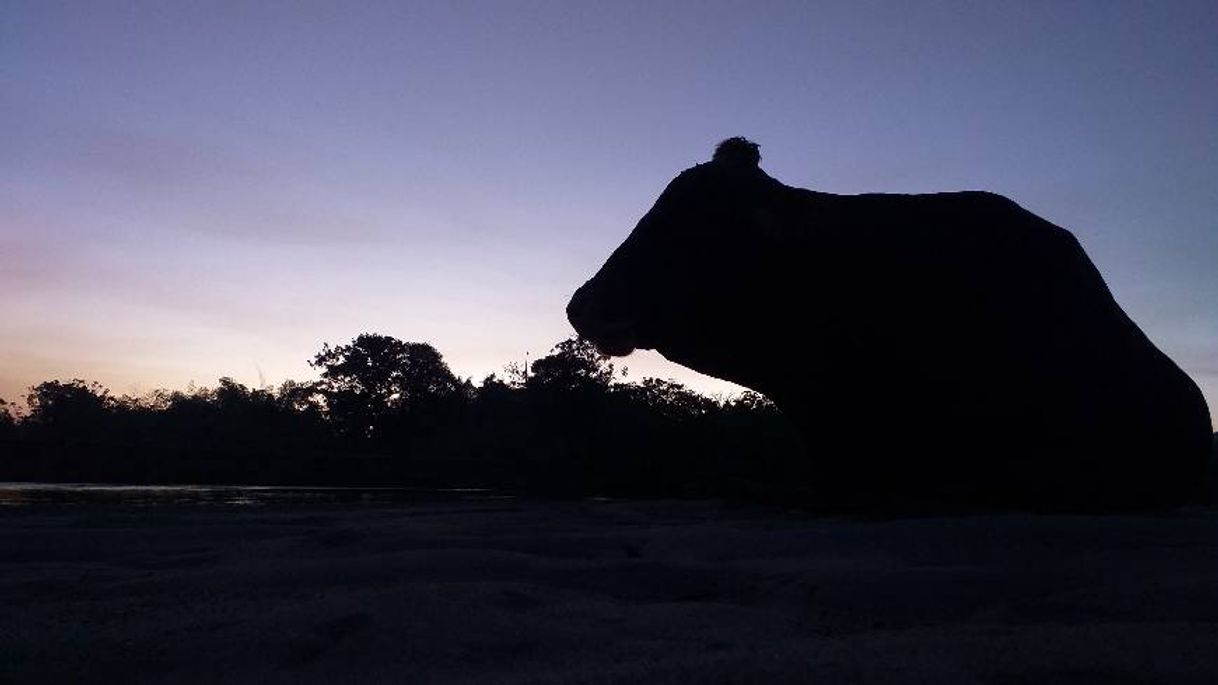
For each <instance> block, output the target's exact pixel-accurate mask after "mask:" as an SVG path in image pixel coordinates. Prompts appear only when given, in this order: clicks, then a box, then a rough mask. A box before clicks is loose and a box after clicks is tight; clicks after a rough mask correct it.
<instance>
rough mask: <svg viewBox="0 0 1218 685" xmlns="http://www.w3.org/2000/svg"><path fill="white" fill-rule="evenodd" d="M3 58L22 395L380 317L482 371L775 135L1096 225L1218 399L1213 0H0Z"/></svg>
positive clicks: (163, 372)
mask: <svg viewBox="0 0 1218 685" xmlns="http://www.w3.org/2000/svg"><path fill="white" fill-rule="evenodd" d="M0 82H2V84H3V85H2V86H0V130H2V131H3V135H2V136H0V212H2V215H0V221H2V223H0V314H2V316H0V397H4V398H7V399H9V400H10V401H11V400H16V399H18V398H20V397H21V396H22V395H24V388H25V387H26V386H28V385H30V384H32V383H34V382H37V381H41V380H45V379H50V378H70V377H83V378H89V379H96V380H98V381H101V382H102V383H104V384H106V385H108V386H110V387H111V388H112V389H113V390H114V391H115V392H117V393H120V394H121V393H129V392H144V391H147V390H149V389H152V388H154V387H158V386H161V387H175V388H181V387H184V386H185V385H186V384H187V383H188V382H190V381H194V382H196V383H198V384H201V385H210V384H214V383H215V381H216V379H217V378H218V377H219V376H222V375H229V376H233V377H234V378H236V379H237V380H239V381H241V382H244V383H247V384H250V385H259V384H261V383H263V382H265V383H278V382H280V381H282V380H284V379H286V378H296V379H306V378H310V377H313V374H312V372H311V370H310V369H309V368H308V367H307V365H306V363H305V361H306V360H307V359H308V358H309V357H311V356H312V355H313V354H314V353H315V352H316V351H317V350H318V349H319V348H320V347H321V344H322V343H323V342H327V341H328V342H332V343H338V342H346V341H349V340H350V339H351V338H352V337H354V336H355V335H356V334H357V333H360V332H363V331H376V332H382V333H387V334H390V335H394V336H397V337H399V338H402V339H405V340H417V341H428V342H431V343H433V344H434V345H436V347H437V348H439V350H440V351H441V352H442V353H443V354H444V355H445V357H446V358H447V359H448V361H449V363H450V365H451V366H452V367H453V369H454V370H455V371H456V372H457V373H458V374H461V375H468V376H473V377H475V379H478V378H480V377H481V376H482V375H484V374H486V373H489V372H491V371H496V370H499V369H501V367H502V366H503V365H504V364H505V363H507V362H511V361H518V360H521V359H523V357H524V355H525V353H526V352H527V353H530V354H531V355H532V356H533V357H534V358H535V357H536V356H537V355H539V354H543V353H545V352H546V350H547V349H548V348H549V346H550V345H552V344H553V343H554V342H557V341H558V340H561V339H562V338H564V337H566V336H567V335H569V334H570V328H569V326H568V324H567V322H566V319H565V317H564V315H563V306H564V304H565V302H566V299H567V298H568V296H569V295H570V293H571V292H572V291H573V290H574V289H575V287H576V286H578V285H579V284H580V283H582V282H583V280H584V279H585V278H587V277H588V276H589V275H591V274H592V273H593V272H594V271H595V270H596V268H598V267H599V266H600V264H601V262H602V261H603V260H604V259H605V257H607V256H608V254H609V252H610V251H611V250H612V248H613V247H615V246H616V245H617V244H618V243H619V242H620V241H621V240H622V238H624V237H625V235H626V234H627V233H628V232H629V230H630V229H631V228H632V227H633V225H634V223H635V221H637V219H638V217H639V216H641V215H642V213H643V212H645V211H646V210H647V209H648V208H649V207H650V205H651V203H652V202H653V201H654V199H655V197H656V196H657V195H658V194H659V192H660V190H661V189H662V188H663V186H664V184H665V183H667V182H668V180H670V179H671V178H672V177H673V176H674V175H676V173H677V172H679V171H680V170H682V169H684V168H686V167H688V166H691V165H693V164H694V163H697V162H700V161H704V160H705V159H707V158H708V157H709V155H710V151H711V148H712V146H713V145H714V143H715V142H717V141H718V140H720V139H722V138H724V137H727V136H730V135H746V136H749V137H751V138H753V139H754V140H756V141H758V142H759V143H760V144H761V146H762V154H763V155H764V161H763V166H765V167H766V169H767V170H768V171H769V172H770V173H771V174H772V175H774V176H775V177H777V178H779V179H781V180H783V181H785V182H787V183H790V184H792V185H799V186H804V187H811V188H816V189H819V190H824V191H830V192H842V193H854V192H865V191H891V192H923V191H935V190H955V189H963V188H984V189H989V190H994V191H997V192H1001V193H1003V194H1006V195H1008V196H1010V197H1012V198H1013V199H1015V200H1016V201H1018V202H1020V203H1021V204H1023V205H1024V206H1025V207H1027V208H1028V209H1030V210H1032V211H1034V212H1036V213H1038V214H1040V215H1041V216H1044V217H1045V218H1047V219H1049V220H1051V221H1053V222H1055V223H1058V224H1060V225H1063V226H1065V227H1067V228H1070V229H1071V230H1073V231H1074V232H1075V234H1076V235H1078V236H1079V239H1080V240H1081V241H1082V243H1083V245H1084V246H1085V247H1086V249H1087V251H1088V252H1089V253H1090V254H1091V256H1092V259H1093V260H1094V261H1095V262H1096V264H1097V265H1098V266H1099V267H1100V270H1101V271H1102V272H1103V273H1104V275H1105V277H1106V279H1107V281H1108V283H1109V286H1110V287H1111V288H1112V290H1113V292H1114V294H1115V295H1116V297H1117V299H1118V301H1119V302H1120V303H1121V304H1122V305H1123V306H1124V307H1125V309H1126V311H1128V312H1129V314H1130V315H1131V316H1132V317H1133V319H1134V320H1135V321H1137V322H1138V323H1139V324H1140V325H1141V326H1142V327H1143V329H1144V330H1145V331H1146V332H1147V334H1148V335H1149V336H1150V338H1151V339H1152V340H1154V341H1155V342H1156V343H1157V344H1158V345H1159V346H1160V347H1161V348H1163V349H1164V350H1165V351H1166V352H1167V353H1168V354H1170V355H1171V356H1172V357H1173V358H1174V359H1176V360H1177V362H1178V363H1179V364H1180V365H1181V366H1182V367H1183V368H1184V369H1185V370H1186V371H1188V372H1189V373H1190V374H1191V375H1192V376H1193V378H1194V379H1196V380H1197V382H1198V383H1199V384H1201V385H1202V387H1203V389H1204V390H1205V391H1206V394H1207V398H1208V400H1209V402H1210V404H1211V406H1215V405H1218V4H1216V3H1214V2H1213V1H1212V0H1204V1H1202V2H1185V1H1182V0H1180V1H1173V2H1164V3H1148V2H1137V3H1124V2H1104V3H1095V2H1080V3H1072V2H1065V1H1062V0H1054V1H1053V2H1044V3H1038V2H1022V1H1021V2H1011V3H1005V4H1000V3H974V2H968V3H966V2H954V3H952V2H917V3H906V2H893V3H873V2H860V1H858V0H854V1H851V2H843V3H840V4H839V3H833V4H829V3H809V2H790V3H754V2H730V3H712V2H689V3H657V2H637V3H634V2H596V3H591V2H589V3H575V2H567V1H560V2H518V3H516V2H506V1H496V2H486V3H470V2H456V1H446V2H434V3H425V2H270V1H267V0H259V1H257V2H243V3H234V2H218V1H209V2H185V1H182V2H163V1H158V2H148V3H139V2H122V3H118V2H103V1H101V0H89V1H84V2H50V1H48V0H33V1H31V2H16V1H14V0H5V1H4V2H2V3H0ZM625 363H626V365H627V366H629V367H631V370H632V373H631V375H632V376H633V377H639V376H641V375H644V374H647V375H661V376H667V377H674V378H677V379H679V380H682V381H686V382H689V383H690V384H691V385H694V386H695V387H698V388H700V389H703V390H709V391H718V390H723V389H725V388H727V387H728V386H726V385H725V384H722V383H717V382H713V381H711V380H709V379H703V378H701V377H698V376H695V375H694V374H692V373H690V372H687V371H684V370H683V369H680V368H679V367H676V366H674V365H670V364H667V363H665V362H663V360H662V359H659V358H658V357H657V356H656V355H636V356H635V357H632V358H630V359H627V360H625Z"/></svg>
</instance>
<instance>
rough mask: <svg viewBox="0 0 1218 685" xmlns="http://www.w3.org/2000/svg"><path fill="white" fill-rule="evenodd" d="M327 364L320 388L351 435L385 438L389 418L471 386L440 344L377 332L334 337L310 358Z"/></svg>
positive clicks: (333, 414)
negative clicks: (341, 339)
mask: <svg viewBox="0 0 1218 685" xmlns="http://www.w3.org/2000/svg"><path fill="white" fill-rule="evenodd" d="M309 364H310V365H311V366H313V367H314V368H318V369H321V380H320V381H319V382H318V384H317V390H318V392H320V393H321V395H322V396H323V397H324V398H325V403H326V411H327V413H328V414H329V416H330V418H331V420H333V421H334V423H335V425H336V427H337V428H338V429H339V431H340V432H341V433H342V434H343V435H346V436H348V437H351V438H357V439H362V438H374V437H376V438H379V437H381V435H380V434H381V433H382V432H383V431H384V430H385V429H386V428H387V419H388V418H389V417H390V416H393V415H395V414H396V415H400V414H401V413H402V411H403V410H404V409H405V410H409V409H411V408H421V407H423V406H424V405H426V404H429V403H432V402H434V401H435V400H437V399H440V398H450V397H453V396H459V395H461V394H462V392H463V391H464V390H465V389H466V388H465V387H463V386H462V383H461V381H460V380H458V379H457V377H456V376H455V375H453V373H452V371H451V370H450V369H449V368H448V365H447V364H446V363H444V359H443V357H441V355H440V353H439V352H437V351H436V348H434V347H432V346H431V345H429V344H427V343H416V342H403V341H401V340H398V339H397V338H394V337H391V336H387V335H380V334H375V333H364V334H361V335H359V336H357V337H356V338H355V339H354V340H353V341H352V342H351V343H350V344H348V345H337V346H334V347H331V346H330V345H329V344H328V343H327V344H325V345H324V346H323V347H322V350H321V352H319V353H317V355H316V356H314V357H313V360H312V361H310V362H309Z"/></svg>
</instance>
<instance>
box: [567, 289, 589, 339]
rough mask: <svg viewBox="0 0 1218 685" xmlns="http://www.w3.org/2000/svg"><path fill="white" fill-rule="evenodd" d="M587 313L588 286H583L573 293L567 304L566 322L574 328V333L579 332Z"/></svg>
mask: <svg viewBox="0 0 1218 685" xmlns="http://www.w3.org/2000/svg"><path fill="white" fill-rule="evenodd" d="M587 312H588V286H587V285H586V284H585V285H582V286H580V288H579V289H578V290H576V291H575V294H574V295H572V296H571V301H570V302H568V303H567V320H568V321H570V322H571V325H572V326H574V327H575V331H576V332H580V331H581V327H582V324H583V323H584V321H586V320H587Z"/></svg>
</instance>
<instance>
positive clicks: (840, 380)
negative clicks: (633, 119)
mask: <svg viewBox="0 0 1218 685" xmlns="http://www.w3.org/2000/svg"><path fill="white" fill-rule="evenodd" d="M759 161H760V155H759V154H758V151H757V146H756V145H754V144H752V143H750V142H748V141H746V140H744V139H742V138H733V139H730V140H727V141H724V142H723V143H721V144H720V146H719V148H718V149H716V151H715V155H714V159H713V160H712V161H710V162H708V163H704V164H699V165H697V166H695V167H693V168H692V169H688V170H686V171H684V172H682V173H681V175H679V176H678V177H677V178H676V179H674V180H673V181H672V182H671V183H670V184H669V185H668V187H667V188H666V189H665V190H664V192H663V194H662V195H660V198H659V200H657V201H656V203H655V206H654V207H652V208H651V211H649V212H647V214H646V215H645V216H644V217H643V218H642V220H640V221H639V223H638V226H636V227H635V229H634V231H633V232H632V233H631V234H630V236H629V237H628V238H627V239H626V241H625V242H624V243H622V245H621V246H620V247H618V249H617V250H616V251H614V253H613V255H612V256H610V258H609V260H608V261H607V262H606V263H605V265H604V266H603V267H602V268H601V270H600V271H599V272H598V273H597V274H596V275H595V276H594V277H593V278H592V279H591V280H589V281H588V282H587V283H586V284H584V286H583V287H581V288H580V289H579V290H578V291H577V292H576V293H575V295H574V297H572V299H571V302H570V304H569V305H568V307H567V314H568V317H569V318H570V320H571V323H572V325H574V327H575V329H576V330H577V331H578V332H579V333H580V334H581V335H582V336H585V337H587V338H589V339H590V340H592V341H593V342H594V343H596V345H597V346H598V347H599V348H600V349H601V350H602V351H604V352H607V353H609V354H613V355H625V354H629V353H630V352H631V351H632V350H634V349H635V348H648V349H656V350H658V351H660V352H661V353H662V354H663V355H664V356H665V357H667V358H668V359H671V360H673V361H676V362H678V363H681V364H684V365H685V366H688V367H690V368H692V369H695V370H697V371H700V372H703V373H707V374H710V375H712V376H717V377H719V378H724V379H727V380H730V381H734V382H736V383H739V384H741V385H744V386H748V387H750V388H754V389H756V390H758V391H760V392H762V393H764V394H766V395H768V396H769V397H770V398H771V399H773V400H774V401H775V402H776V403H777V404H778V405H779V407H780V408H782V409H783V411H784V412H785V413H787V414H788V416H790V417H791V418H792V419H793V420H794V421H795V422H796V423H797V424H799V425H801V427H802V428H803V429H804V431H805V432H806V434H807V436H808V441H809V445H810V447H811V452H812V457H813V459H814V461H815V464H816V467H817V469H818V473H819V477H818V478H817V483H815V484H813V485H814V486H818V487H819V494H818V497H823V498H828V499H830V500H831V501H833V502H835V503H838V504H845V505H860V506H866V505H873V504H888V505H890V504H901V503H909V502H920V503H934V504H966V503H967V504H971V505H978V504H981V505H986V504H1002V505H1008V504H1017V505H1023V506H1032V507H1052V508H1062V507H1064V508H1085V509H1089V508H1101V509H1103V508H1134V509H1138V508H1155V507H1164V506H1173V505H1176V504H1178V503H1180V502H1181V501H1182V500H1183V499H1184V498H1185V497H1186V496H1187V495H1188V494H1189V493H1190V491H1191V490H1192V489H1193V488H1194V487H1195V486H1196V484H1197V483H1198V482H1199V480H1200V479H1201V477H1202V475H1203V473H1204V469H1205V462H1206V458H1207V455H1208V453H1209V443H1210V439H1211V433H1210V430H1211V428H1210V421H1209V412H1208V409H1207V407H1206V405H1205V400H1204V398H1203V397H1202V396H1201V393H1200V391H1199V390H1198V389H1197V387H1196V385H1195V384H1194V383H1193V382H1192V381H1191V380H1190V379H1189V378H1188V377H1187V376H1186V375H1185V374H1184V373H1183V372H1182V371H1181V370H1180V369H1179V368H1178V367H1177V366H1176V365H1175V364H1174V363H1173V362H1172V361H1171V360H1170V359H1169V358H1168V357H1167V356H1166V355H1164V354H1163V353H1162V352H1160V351H1159V350H1158V349H1156V348H1155V346H1154V345H1153V344H1151V342H1150V341H1149V340H1147V339H1146V337H1145V336H1144V335H1143V333H1142V332H1141V330H1139V329H1138V327H1137V326H1136V325H1135V324H1134V323H1133V322H1132V321H1131V320H1130V319H1129V318H1128V317H1127V316H1126V315H1125V313H1124V312H1123V311H1122V310H1121V308H1120V307H1119V306H1118V305H1117V303H1116V302H1115V301H1114V300H1113V298H1112V296H1111V294H1110V293H1109V292H1108V288H1107V286H1106V285H1105V284H1104V281H1103V279H1102V278H1101V276H1100V274H1099V272H1098V271H1097V270H1096V269H1095V267H1094V266H1093V265H1092V263H1091V261H1090V260H1089V259H1088V258H1087V255H1086V254H1085V253H1084V252H1083V250H1082V248H1081V247H1080V246H1079V243H1078V241H1077V240H1075V238H1074V236H1073V235H1071V234H1070V233H1069V232H1068V231H1066V230H1064V229H1062V228H1059V227H1057V226H1054V225H1053V224H1051V223H1049V222H1047V221H1045V220H1044V219H1041V218H1039V217H1037V216H1035V215H1034V214H1032V213H1030V212H1028V211H1026V210H1024V209H1022V208H1021V207H1019V206H1018V205H1016V204H1015V203H1014V202H1012V201H1011V200H1008V199H1006V198H1004V197H1002V196H999V195H995V194H992V193H987V192H957V193H939V194H932V195H882V194H869V195H853V196H843V195H832V194H829V193H819V192H814V191H810V190H804V189H802V188H792V187H790V186H787V185H784V184H782V183H780V182H778V181H776V180H775V179H773V178H771V177H770V176H769V175H767V174H766V173H765V172H764V171H762V170H761V169H760V168H759V166H758V163H759Z"/></svg>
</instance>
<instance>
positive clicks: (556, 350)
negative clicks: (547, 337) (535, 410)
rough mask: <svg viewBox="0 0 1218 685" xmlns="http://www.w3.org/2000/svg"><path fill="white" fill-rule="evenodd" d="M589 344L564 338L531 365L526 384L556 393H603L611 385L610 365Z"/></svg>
mask: <svg viewBox="0 0 1218 685" xmlns="http://www.w3.org/2000/svg"><path fill="white" fill-rule="evenodd" d="M609 359H610V358H609V356H608V355H605V354H602V353H601V352H600V351H599V350H597V349H596V346H595V345H593V344H592V343H590V342H588V341H587V340H584V339H583V338H576V337H572V338H567V339H566V340H564V341H562V342H560V343H558V344H557V345H555V346H554V347H553V348H552V349H551V350H550V354H548V355H546V356H544V357H542V358H541V359H538V360H537V361H535V362H533V364H532V366H531V367H530V369H531V371H532V375H531V376H529V378H528V380H527V381H526V384H527V385H528V386H530V387H536V388H546V389H548V390H554V391H559V392H583V391H588V390H594V391H596V390H600V391H603V390H605V389H607V388H608V387H609V384H610V383H611V382H613V364H612V363H611V362H610V361H609Z"/></svg>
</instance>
